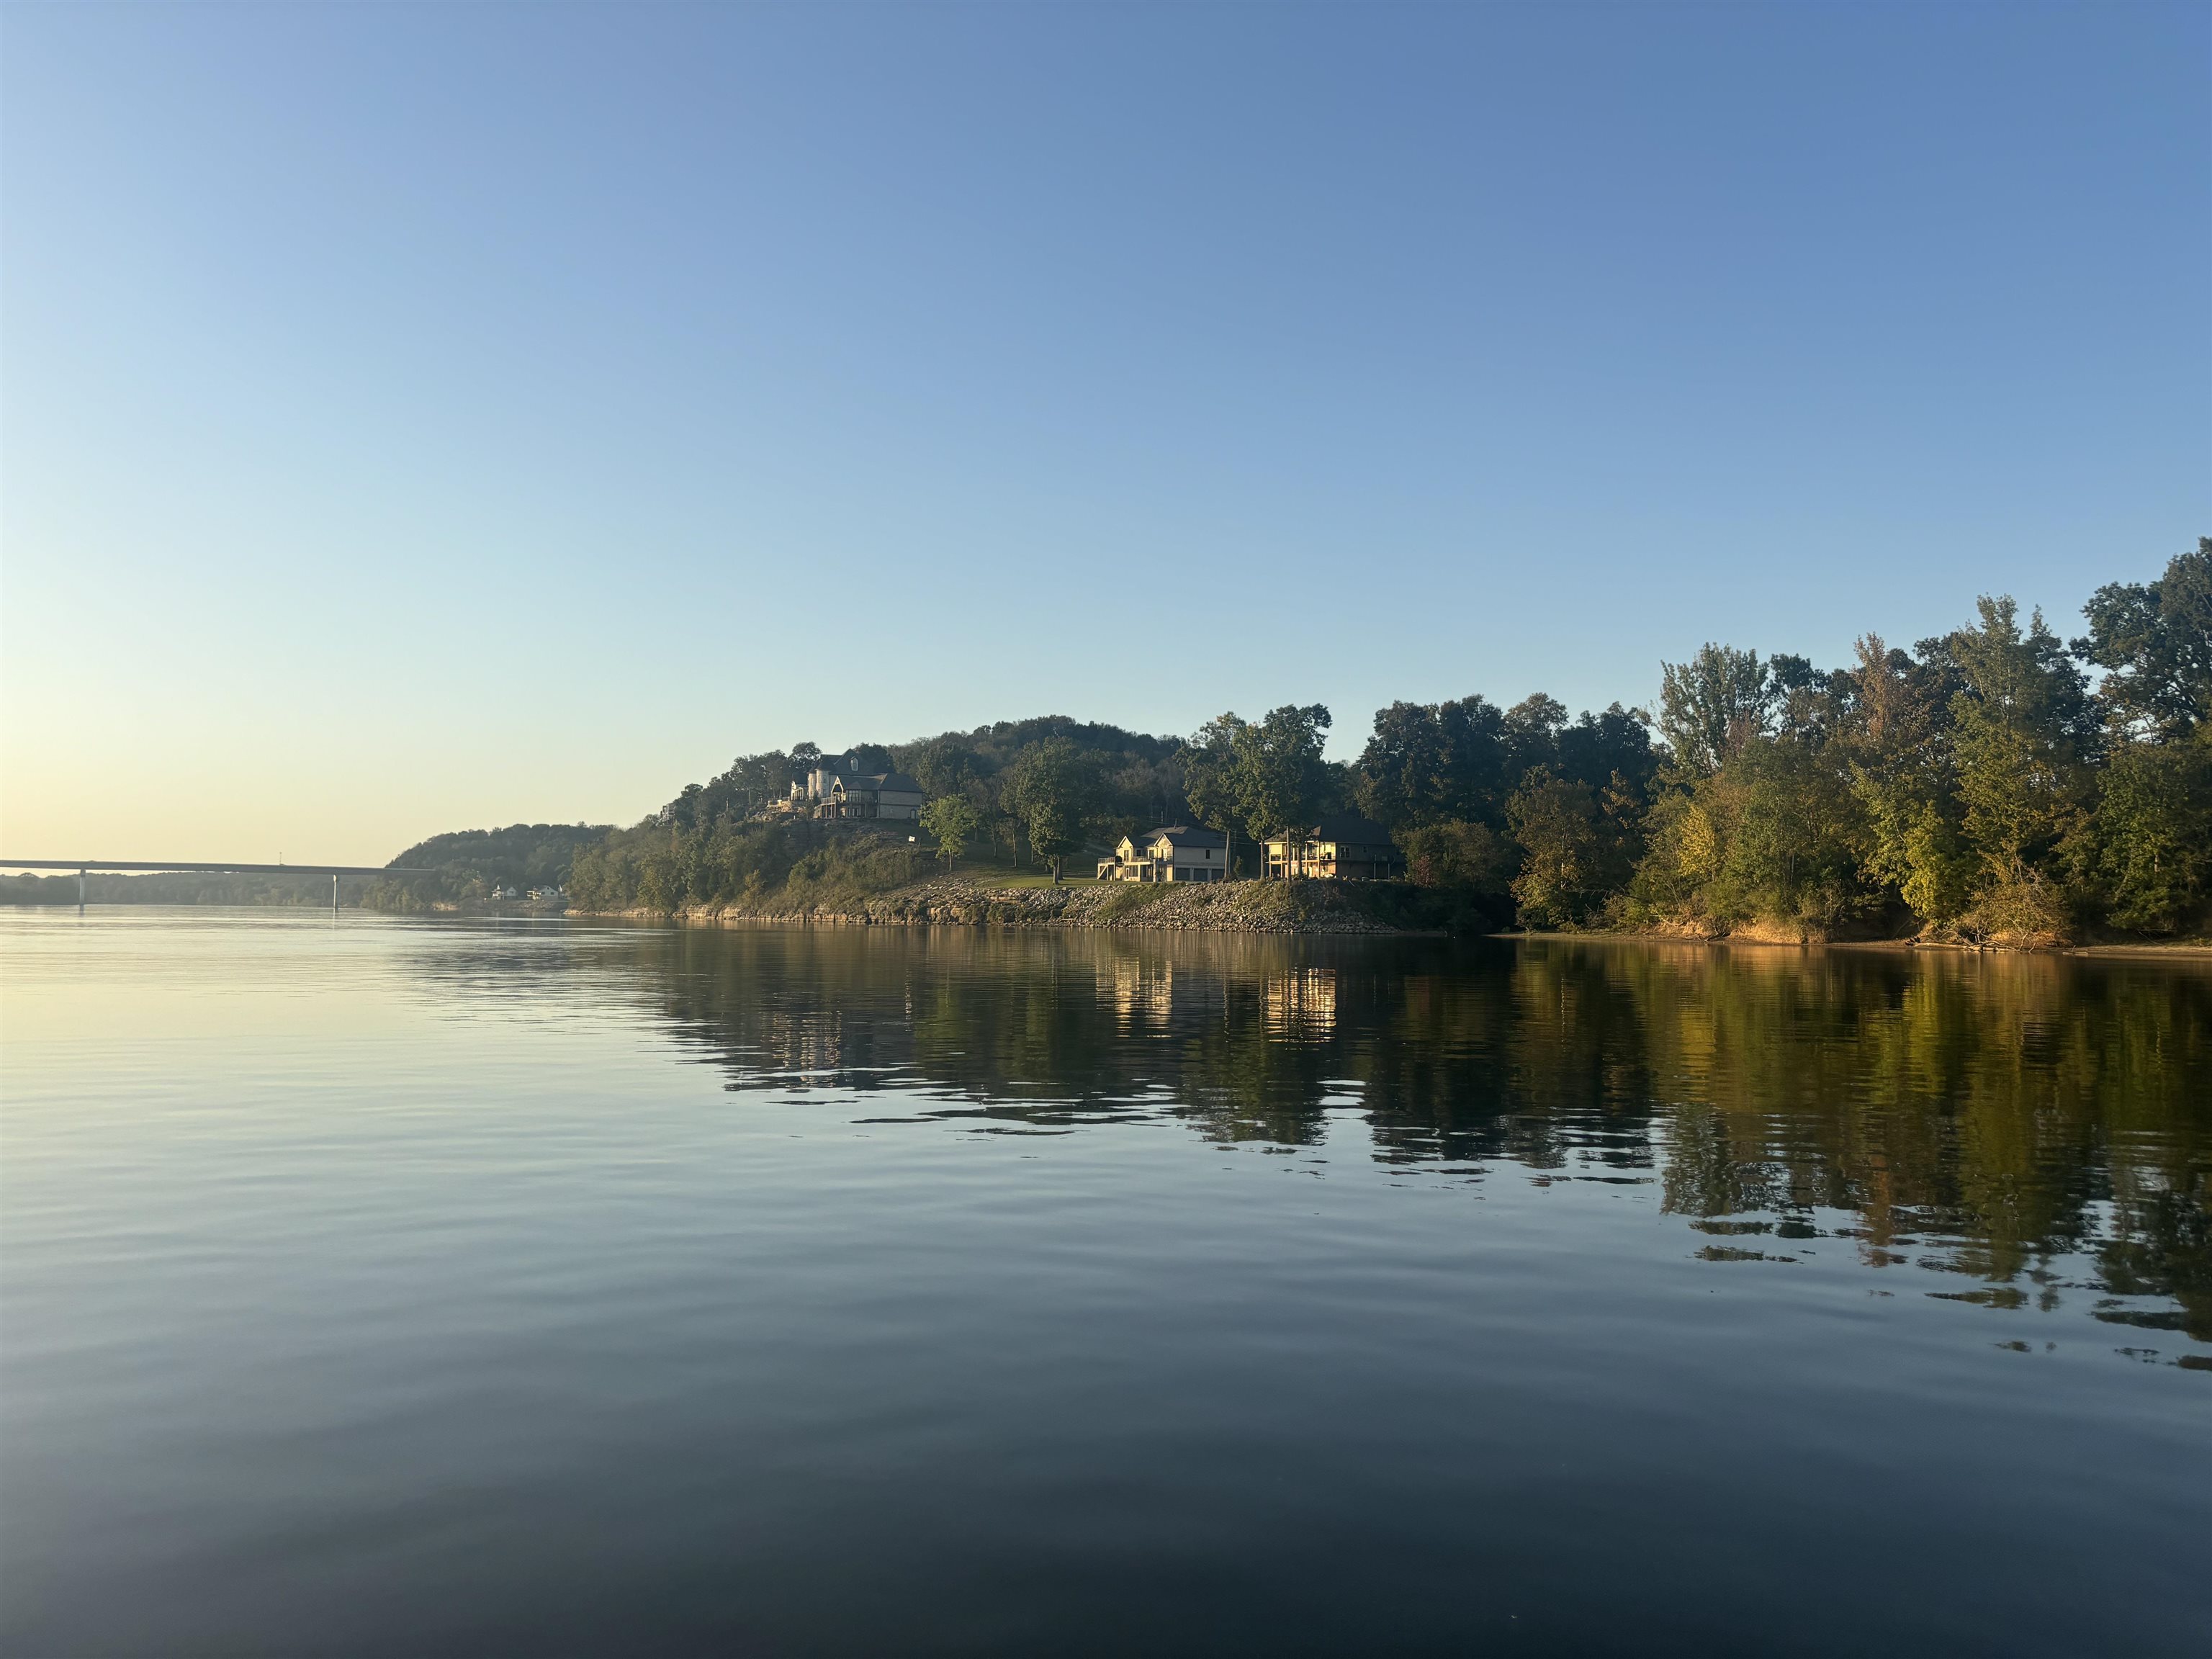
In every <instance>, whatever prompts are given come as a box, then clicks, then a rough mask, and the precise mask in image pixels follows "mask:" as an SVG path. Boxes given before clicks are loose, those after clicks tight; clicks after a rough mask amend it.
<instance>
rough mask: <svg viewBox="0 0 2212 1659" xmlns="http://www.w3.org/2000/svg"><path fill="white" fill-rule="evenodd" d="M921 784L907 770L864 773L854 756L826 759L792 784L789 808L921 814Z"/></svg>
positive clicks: (839, 814)
mask: <svg viewBox="0 0 2212 1659" xmlns="http://www.w3.org/2000/svg"><path fill="white" fill-rule="evenodd" d="M923 799H925V798H924V796H923V794H922V789H921V785H920V784H918V783H916V782H915V781H914V780H913V779H912V778H910V777H908V776H907V775H906V774H905V773H903V772H872V773H864V772H862V771H861V770H860V768H859V764H858V763H856V762H855V761H854V759H853V757H851V756H850V755H842V756H840V757H837V758H836V759H835V760H830V761H825V762H823V763H822V764H821V765H820V766H817V767H816V768H815V769H813V770H812V771H811V772H809V773H808V774H807V775H806V777H805V781H804V782H800V783H794V784H793V785H792V786H791V798H790V799H789V800H788V801H787V802H786V803H785V805H786V808H787V810H788V811H797V812H803V813H805V815H806V816H808V817H817V818H896V819H904V820H906V821H908V822H909V823H911V822H912V821H913V820H914V819H915V818H918V817H921V807H922V802H923Z"/></svg>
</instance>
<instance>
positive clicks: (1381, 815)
mask: <svg viewBox="0 0 2212 1659" xmlns="http://www.w3.org/2000/svg"><path fill="white" fill-rule="evenodd" d="M1547 701H1548V699H1547ZM1504 731H1505V717H1504V714H1502V713H1500V712H1499V710H1498V708H1497V707H1496V706H1495V705H1493V704H1492V703H1491V702H1487V701H1486V699H1484V698H1482V697H1480V696H1472V697H1466V698H1462V699H1461V700H1460V701H1458V702H1440V703H1434V704H1427V703H1418V702H1394V703H1392V704H1391V705H1390V706H1389V708H1384V709H1380V710H1378V711H1376V715H1375V729H1374V735H1373V736H1371V737H1370V738H1368V740H1367V746H1366V748H1364V750H1361V751H1360V756H1359V761H1358V765H1357V766H1356V767H1355V768H1354V785H1353V787H1354V790H1355V793H1357V795H1358V800H1359V805H1360V808H1361V810H1362V811H1364V812H1366V813H1367V815H1368V816H1369V817H1372V818H1374V819H1375V820H1376V822H1378V823H1384V824H1388V825H1391V826H1393V827H1397V826H1401V825H1405V826H1411V825H1415V824H1425V823H1441V822H1444V821H1446V820H1451V819H1463V820H1468V821H1471V822H1484V823H1496V822H1498V821H1499V813H1500V810H1501V808H1502V807H1503V805H1504V775H1505V762H1506V753H1505V743H1504Z"/></svg>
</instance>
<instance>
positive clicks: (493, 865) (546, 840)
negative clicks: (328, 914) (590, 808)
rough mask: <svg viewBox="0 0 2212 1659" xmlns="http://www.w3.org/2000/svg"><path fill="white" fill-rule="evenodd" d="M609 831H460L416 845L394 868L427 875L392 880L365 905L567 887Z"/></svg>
mask: <svg viewBox="0 0 2212 1659" xmlns="http://www.w3.org/2000/svg"><path fill="white" fill-rule="evenodd" d="M609 833H610V829H609V826H607V825H605V824H604V823H513V824H509V825H508V826H507V828H506V829H460V830H456V831H453V833H451V834H448V835H443V836H431V837H430V838H429V839H428V841H422V842H416V844H415V845H414V846H412V847H410V848H408V849H407V850H406V851H405V852H404V853H402V854H400V855H399V856H398V858H396V859H394V860H392V863H393V864H395V865H398V866H401V867H403V868H408V869H424V868H427V869H429V870H431V871H433V872H435V873H434V874H431V875H428V876H387V877H385V878H382V879H380V880H379V881H376V882H374V883H372V884H370V886H369V887H368V890H367V891H366V892H365V893H364V894H363V895H362V903H364V904H366V905H368V906H369V907H371V908H375V909H383V910H425V909H429V908H434V907H435V906H437V905H441V904H466V903H472V902H478V901H481V900H483V899H486V898H489V896H491V894H492V892H493V890H495V889H498V888H510V889H520V890H524V891H528V890H530V889H532V888H533V887H534V888H546V887H562V886H566V885H567V884H568V874H569V870H570V867H571V865H572V862H573V860H574V859H575V858H576V856H577V854H579V853H580V852H582V851H585V850H587V849H589V848H593V847H596V846H597V845H598V844H599V842H602V841H604V840H605V837H606V836H608V834H609Z"/></svg>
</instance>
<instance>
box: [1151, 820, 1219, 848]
mask: <svg viewBox="0 0 2212 1659" xmlns="http://www.w3.org/2000/svg"><path fill="white" fill-rule="evenodd" d="M1140 839H1141V841H1142V842H1143V844H1144V845H1146V846H1147V847H1149V846H1151V845H1152V843H1153V842H1156V841H1160V840H1163V839H1164V840H1165V841H1166V842H1168V844H1169V845H1170V846H1171V847H1226V846H1228V845H1229V837H1228V836H1225V835H1223V834H1222V833H1221V831H1220V830H1218V829H1194V828H1193V827H1192V826H1191V825H1189V824H1188V823H1164V824H1162V825H1161V826H1160V827H1159V828H1158V829H1147V830H1146V831H1145V833H1144V835H1143V836H1141V837H1140Z"/></svg>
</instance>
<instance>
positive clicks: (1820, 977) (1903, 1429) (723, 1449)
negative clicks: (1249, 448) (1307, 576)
mask: <svg viewBox="0 0 2212 1659" xmlns="http://www.w3.org/2000/svg"><path fill="white" fill-rule="evenodd" d="M0 950H3V951H4V957H0V974H3V975H4V977H0V985H4V999H5V1000H4V1026H0V1038H4V1060H3V1061H0V1064H3V1065H4V1070H0V1089H4V1117H0V1137H4V1139H0V1644H4V1646H5V1648H6V1650H7V1651H8V1652H9V1653H10V1654H15V1655H26V1656H32V1655H40V1656H42V1655H66V1654H76V1653H99V1654H109V1653H114V1654H161V1655H179V1654H194V1653H221V1654H272V1655H275V1654H282V1655H308V1654H323V1653H343V1654H356V1653H359V1654H369V1653H379V1654H381V1653H402V1652H404V1653H434V1652H442V1653H469V1654H480V1653H492V1652H499V1651H502V1650H504V1651H533V1652H546V1651H573V1650H623V1651H631V1652H644V1651H685V1650H690V1651H702V1652H704V1651H712V1652H715V1653H731V1654H746V1653H763V1654H776V1653H792V1654H800V1653H804V1654H839V1653H850V1654H864V1653H888V1652H897V1653H909V1652H913V1653H933V1652H1003V1653H1022V1654H1029V1653H1042V1652H1053V1653H1086V1652H1097V1653H1129V1652H1145V1653H1205V1654H1216V1653H1227V1652H1242V1653H1257V1654H1270V1655H1273V1654H1286V1653H1300V1652H1316V1653H1347V1652H1364V1653H1377V1652H1408V1653H1410V1652H1437V1653H1453V1654H1465V1653H1483V1652H1488V1651H1492V1650H1496V1651H1500V1652H1505V1651H1525V1652H1531V1653H1534V1652H1546V1651H1552V1652H1558V1651H1570V1652H1591V1653H1604V1652H1622V1653H1638V1654H1650V1653H1653V1652H1676V1651H1680V1652H1691V1651H1695V1652H1699V1653H1704V1654H1711V1653H1746V1654H1750V1653H1758V1654H1774V1653H1790V1654H1829V1653H1832V1654H1861V1653H1865V1652H1868V1651H1872V1650H1881V1651H1885V1652H1888V1653H1893V1654H1898V1653H1905V1654H1959V1653H2004V1654H2008V1655H2021V1654H2067V1655H2076V1654H2083V1653H2090V1652H2107V1653H2123V1652H2124V1653H2130V1654H2165V1653H2171V1654H2183V1653H2187V1654H2191V1655H2192V1656H2194V1655H2199V1654H2202V1653H2203V1652H2205V1651H2207V1650H2208V1644H2212V974H2208V973H2207V972H2206V971H2204V970H2203V969H2201V968H2191V967H2188V966H2176V965H2172V964H2148V963H2080V962H2071V961H2048V960H2018V959H1960V958H1956V957H1940V958H1937V959H1934V960H1917V959H1913V958H1910V957H1900V956H1891V955H1878V954H1871V953H1848V952H1829V953H1820V952H1812V953H1799V952H1795V951H1735V952H1716V951H1705V950H1702V949H1697V948H1682V949H1672V948H1664V947H1653V946H1645V945H1603V944H1599V945H1566V944H1560V943H1556V942H1535V943H1530V944H1522V945H1513V944H1503V943H1486V944H1482V945H1458V946H1454V945H1444V944H1441V943H1429V942H1424V943H1405V942H1388V943H1382V944H1366V945H1326V944H1322V943H1316V942H1309V941H1288V940H1252V939H1209V938H1196V937H1175V936H1162V937H1158V938H1149V937H1139V936H1135V935H1131V936H1126V937H1116V936H1112V935H1107V934H1098V933H1082V934H1074V935H1071V936H1054V935H1042V934H994V933H971V932H964V931H939V932H931V933H923V932H918V931H917V932H858V931H851V932H833V933H785V932H774V931H761V932H743V933H720V932H703V931H690V932H684V931H674V930H665V929H649V928H624V927H583V926H567V925H563V924H559V923H547V924H536V925H529V924H517V925H512V926H499V925H483V926H473V925H465V924H452V923H447V924H410V923H404V922H398V921H380V920H377V919H374V918H370V917H365V916H361V915H347V916H346V917H345V918H344V919H343V921H338V922H336V923H333V922H332V921H331V919H330V918H329V917H327V916H321V917H316V916H312V915H276V914H270V913H258V914H252V915H246V914H237V913H230V914H225V913H215V912H167V913H155V912H145V911H136V912H134V911H127V910H110V911H104V912H103V911H95V912H94V913H93V914H92V915H90V916H89V917H88V918H87V919H86V920H85V921H83V922H82V923H80V922H79V921H78V920H77V919H76V916H75V915H74V914H64V915H39V914H21V913H16V914H10V915H6V916H5V917H4V919H0Z"/></svg>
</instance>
